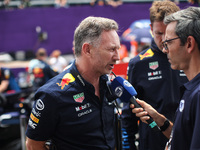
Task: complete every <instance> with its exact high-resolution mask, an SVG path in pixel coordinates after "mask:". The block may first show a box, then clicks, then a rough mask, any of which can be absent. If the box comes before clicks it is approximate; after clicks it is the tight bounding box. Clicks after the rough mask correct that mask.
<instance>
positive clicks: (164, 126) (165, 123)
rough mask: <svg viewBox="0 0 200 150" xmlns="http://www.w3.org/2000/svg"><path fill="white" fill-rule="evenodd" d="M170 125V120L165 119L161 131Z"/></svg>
mask: <svg viewBox="0 0 200 150" xmlns="http://www.w3.org/2000/svg"><path fill="white" fill-rule="evenodd" d="M169 125H170V122H169V120H168V119H166V120H165V122H164V125H163V126H161V127H160V131H162V132H163V131H165V130H166V129H167V128H168V127H169Z"/></svg>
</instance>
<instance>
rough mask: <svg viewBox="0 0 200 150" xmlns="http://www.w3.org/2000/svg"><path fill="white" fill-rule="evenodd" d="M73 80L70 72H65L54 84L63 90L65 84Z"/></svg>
mask: <svg viewBox="0 0 200 150" xmlns="http://www.w3.org/2000/svg"><path fill="white" fill-rule="evenodd" d="M74 81H75V78H74V77H73V76H72V74H71V73H66V74H65V75H64V76H63V78H62V80H61V82H60V83H56V84H57V85H58V86H61V89H62V90H63V89H64V87H65V86H66V85H68V84H69V83H71V82H74Z"/></svg>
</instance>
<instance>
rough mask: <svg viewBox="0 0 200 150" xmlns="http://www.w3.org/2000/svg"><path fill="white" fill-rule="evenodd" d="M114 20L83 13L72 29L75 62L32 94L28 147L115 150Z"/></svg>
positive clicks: (117, 42)
mask: <svg viewBox="0 0 200 150" xmlns="http://www.w3.org/2000/svg"><path fill="white" fill-rule="evenodd" d="M117 30H118V24H117V23H116V22H115V21H114V20H112V19H108V18H103V17H87V18H85V19H84V20H83V21H81V23H80V24H79V26H78V27H77V28H76V30H75V32H74V44H75V53H74V55H75V61H74V62H73V63H72V64H71V65H70V66H68V68H67V69H66V70H65V71H63V72H62V73H60V74H59V75H57V76H56V77H54V78H52V79H51V80H50V81H49V82H47V83H46V84H45V85H44V86H42V87H41V88H40V89H39V90H38V91H37V93H36V94H35V99H36V102H35V104H34V106H33V109H32V112H31V115H30V119H29V122H28V127H27V131H26V135H27V141H26V143H27V144H26V145H27V148H28V150H45V149H46V146H45V143H46V141H47V140H49V139H50V140H51V141H52V142H51V145H54V146H55V147H56V149H57V150H89V149H90V150H115V133H114V104H113V103H112V99H111V94H110V93H109V90H108V87H107V84H106V83H107V81H109V80H108V75H107V74H110V73H111V71H112V69H113V68H114V65H115V64H116V62H117V61H119V54H118V50H119V48H120V40H119V36H118V34H117Z"/></svg>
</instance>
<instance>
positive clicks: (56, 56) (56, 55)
mask: <svg viewBox="0 0 200 150" xmlns="http://www.w3.org/2000/svg"><path fill="white" fill-rule="evenodd" d="M49 64H50V66H51V67H52V68H53V70H54V71H56V72H59V73H61V72H62V71H63V69H64V68H65V67H66V66H67V61H66V59H65V58H64V57H63V56H61V51H60V50H58V49H57V50H54V51H53V52H52V54H51V55H50V59H49Z"/></svg>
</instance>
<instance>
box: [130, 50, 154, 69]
mask: <svg viewBox="0 0 200 150" xmlns="http://www.w3.org/2000/svg"><path fill="white" fill-rule="evenodd" d="M154 54H155V53H154V51H152V49H151V48H148V49H146V50H144V51H142V52H140V53H139V54H138V55H137V56H135V57H134V58H132V59H131V60H130V62H129V65H132V64H138V63H143V62H145V61H148V60H149V59H151V58H152V57H153V56H154Z"/></svg>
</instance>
